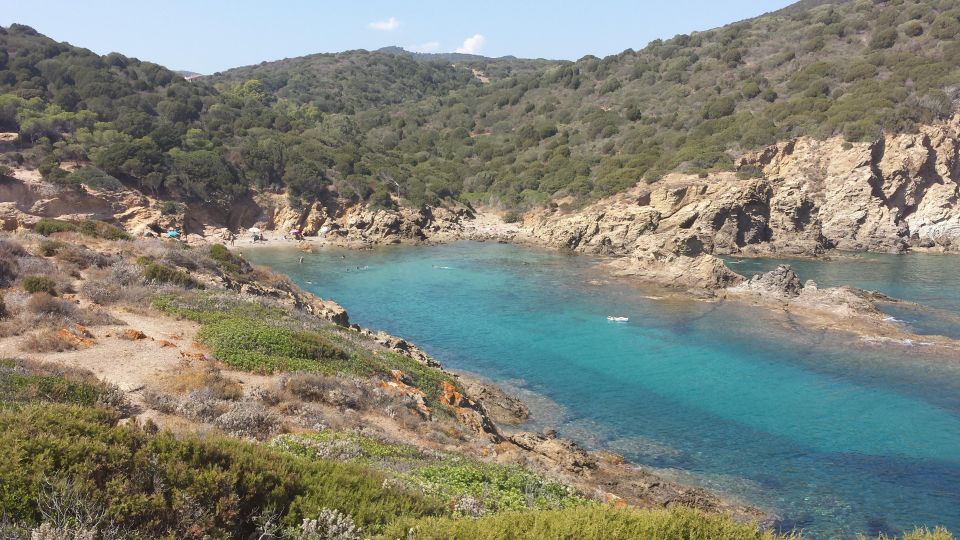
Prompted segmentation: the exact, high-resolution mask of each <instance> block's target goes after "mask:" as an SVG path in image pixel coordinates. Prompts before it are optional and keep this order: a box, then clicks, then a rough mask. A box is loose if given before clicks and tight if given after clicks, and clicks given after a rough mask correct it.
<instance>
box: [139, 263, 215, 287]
mask: <svg viewBox="0 0 960 540" xmlns="http://www.w3.org/2000/svg"><path fill="white" fill-rule="evenodd" d="M137 262H138V263H140V265H141V266H143V277H144V278H145V279H146V280H147V281H152V282H154V283H169V284H171V285H177V286H180V287H186V288H188V289H192V288H200V284H199V283H197V282H196V281H195V280H194V279H193V278H192V277H190V274H188V273H186V272H184V271H183V270H178V269H176V268H173V267H171V266H167V265H165V264H161V263H158V262H154V261H149V260H138V261H137Z"/></svg>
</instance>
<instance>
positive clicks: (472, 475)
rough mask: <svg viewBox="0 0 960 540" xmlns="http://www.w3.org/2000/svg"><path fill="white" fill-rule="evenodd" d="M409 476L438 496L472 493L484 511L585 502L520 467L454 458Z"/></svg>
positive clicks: (429, 492) (574, 494)
mask: <svg viewBox="0 0 960 540" xmlns="http://www.w3.org/2000/svg"><path fill="white" fill-rule="evenodd" d="M409 477H410V478H411V479H412V480H413V481H414V482H415V483H417V484H419V485H420V487H421V489H422V490H423V491H424V492H425V493H428V494H431V495H435V496H437V497H441V498H444V499H450V500H457V499H462V498H463V497H467V496H469V497H471V498H472V499H474V500H476V501H478V502H479V503H480V504H481V505H482V508H483V511H484V512H485V513H489V512H503V511H510V510H525V509H527V508H538V509H556V508H568V507H573V506H578V505H582V504H584V503H585V502H586V500H585V499H583V498H581V497H580V496H578V495H577V494H576V492H574V491H573V490H572V489H570V488H569V487H567V486H564V485H563V484H560V483H557V482H553V481H550V480H547V479H545V478H543V477H542V476H539V475H537V474H534V473H532V472H530V471H528V470H526V469H523V468H520V467H505V466H502V465H491V464H486V463H479V462H475V461H470V460H462V459H453V460H449V461H446V462H442V463H439V464H436V465H428V466H425V467H420V468H417V469H415V470H414V471H413V472H411V473H410V474H409Z"/></svg>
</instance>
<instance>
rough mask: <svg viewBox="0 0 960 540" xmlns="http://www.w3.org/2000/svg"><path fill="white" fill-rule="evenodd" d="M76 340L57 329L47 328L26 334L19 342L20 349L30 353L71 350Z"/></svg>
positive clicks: (75, 346)
mask: <svg viewBox="0 0 960 540" xmlns="http://www.w3.org/2000/svg"><path fill="white" fill-rule="evenodd" d="M76 348H77V345H76V342H75V341H74V340H72V339H70V337H69V336H67V335H65V334H64V333H63V332H61V331H59V330H54V329H51V328H48V329H46V330H41V331H39V332H35V333H33V334H30V335H28V336H27V337H26V338H24V340H23V341H21V342H20V350H21V351H24V352H32V353H51V352H65V351H72V350H74V349H76Z"/></svg>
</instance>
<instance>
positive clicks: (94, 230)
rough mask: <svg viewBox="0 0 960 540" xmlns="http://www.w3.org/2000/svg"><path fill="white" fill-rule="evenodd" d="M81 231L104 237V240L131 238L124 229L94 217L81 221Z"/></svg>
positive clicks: (88, 234)
mask: <svg viewBox="0 0 960 540" xmlns="http://www.w3.org/2000/svg"><path fill="white" fill-rule="evenodd" d="M80 232H81V233H82V234H85V235H87V236H92V237H94V238H103V239H104V240H129V239H130V235H129V234H127V232H126V231H124V230H123V229H121V228H119V227H117V226H114V225H111V224H109V223H106V222H104V221H98V220H94V219H87V220H84V221H82V222H80Z"/></svg>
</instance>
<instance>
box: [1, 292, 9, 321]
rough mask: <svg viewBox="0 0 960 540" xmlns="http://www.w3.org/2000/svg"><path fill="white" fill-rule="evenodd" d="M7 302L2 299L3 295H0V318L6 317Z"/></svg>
mask: <svg viewBox="0 0 960 540" xmlns="http://www.w3.org/2000/svg"><path fill="white" fill-rule="evenodd" d="M7 315H8V313H7V303H6V302H4V301H3V295H0V319H5V318H7Z"/></svg>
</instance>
